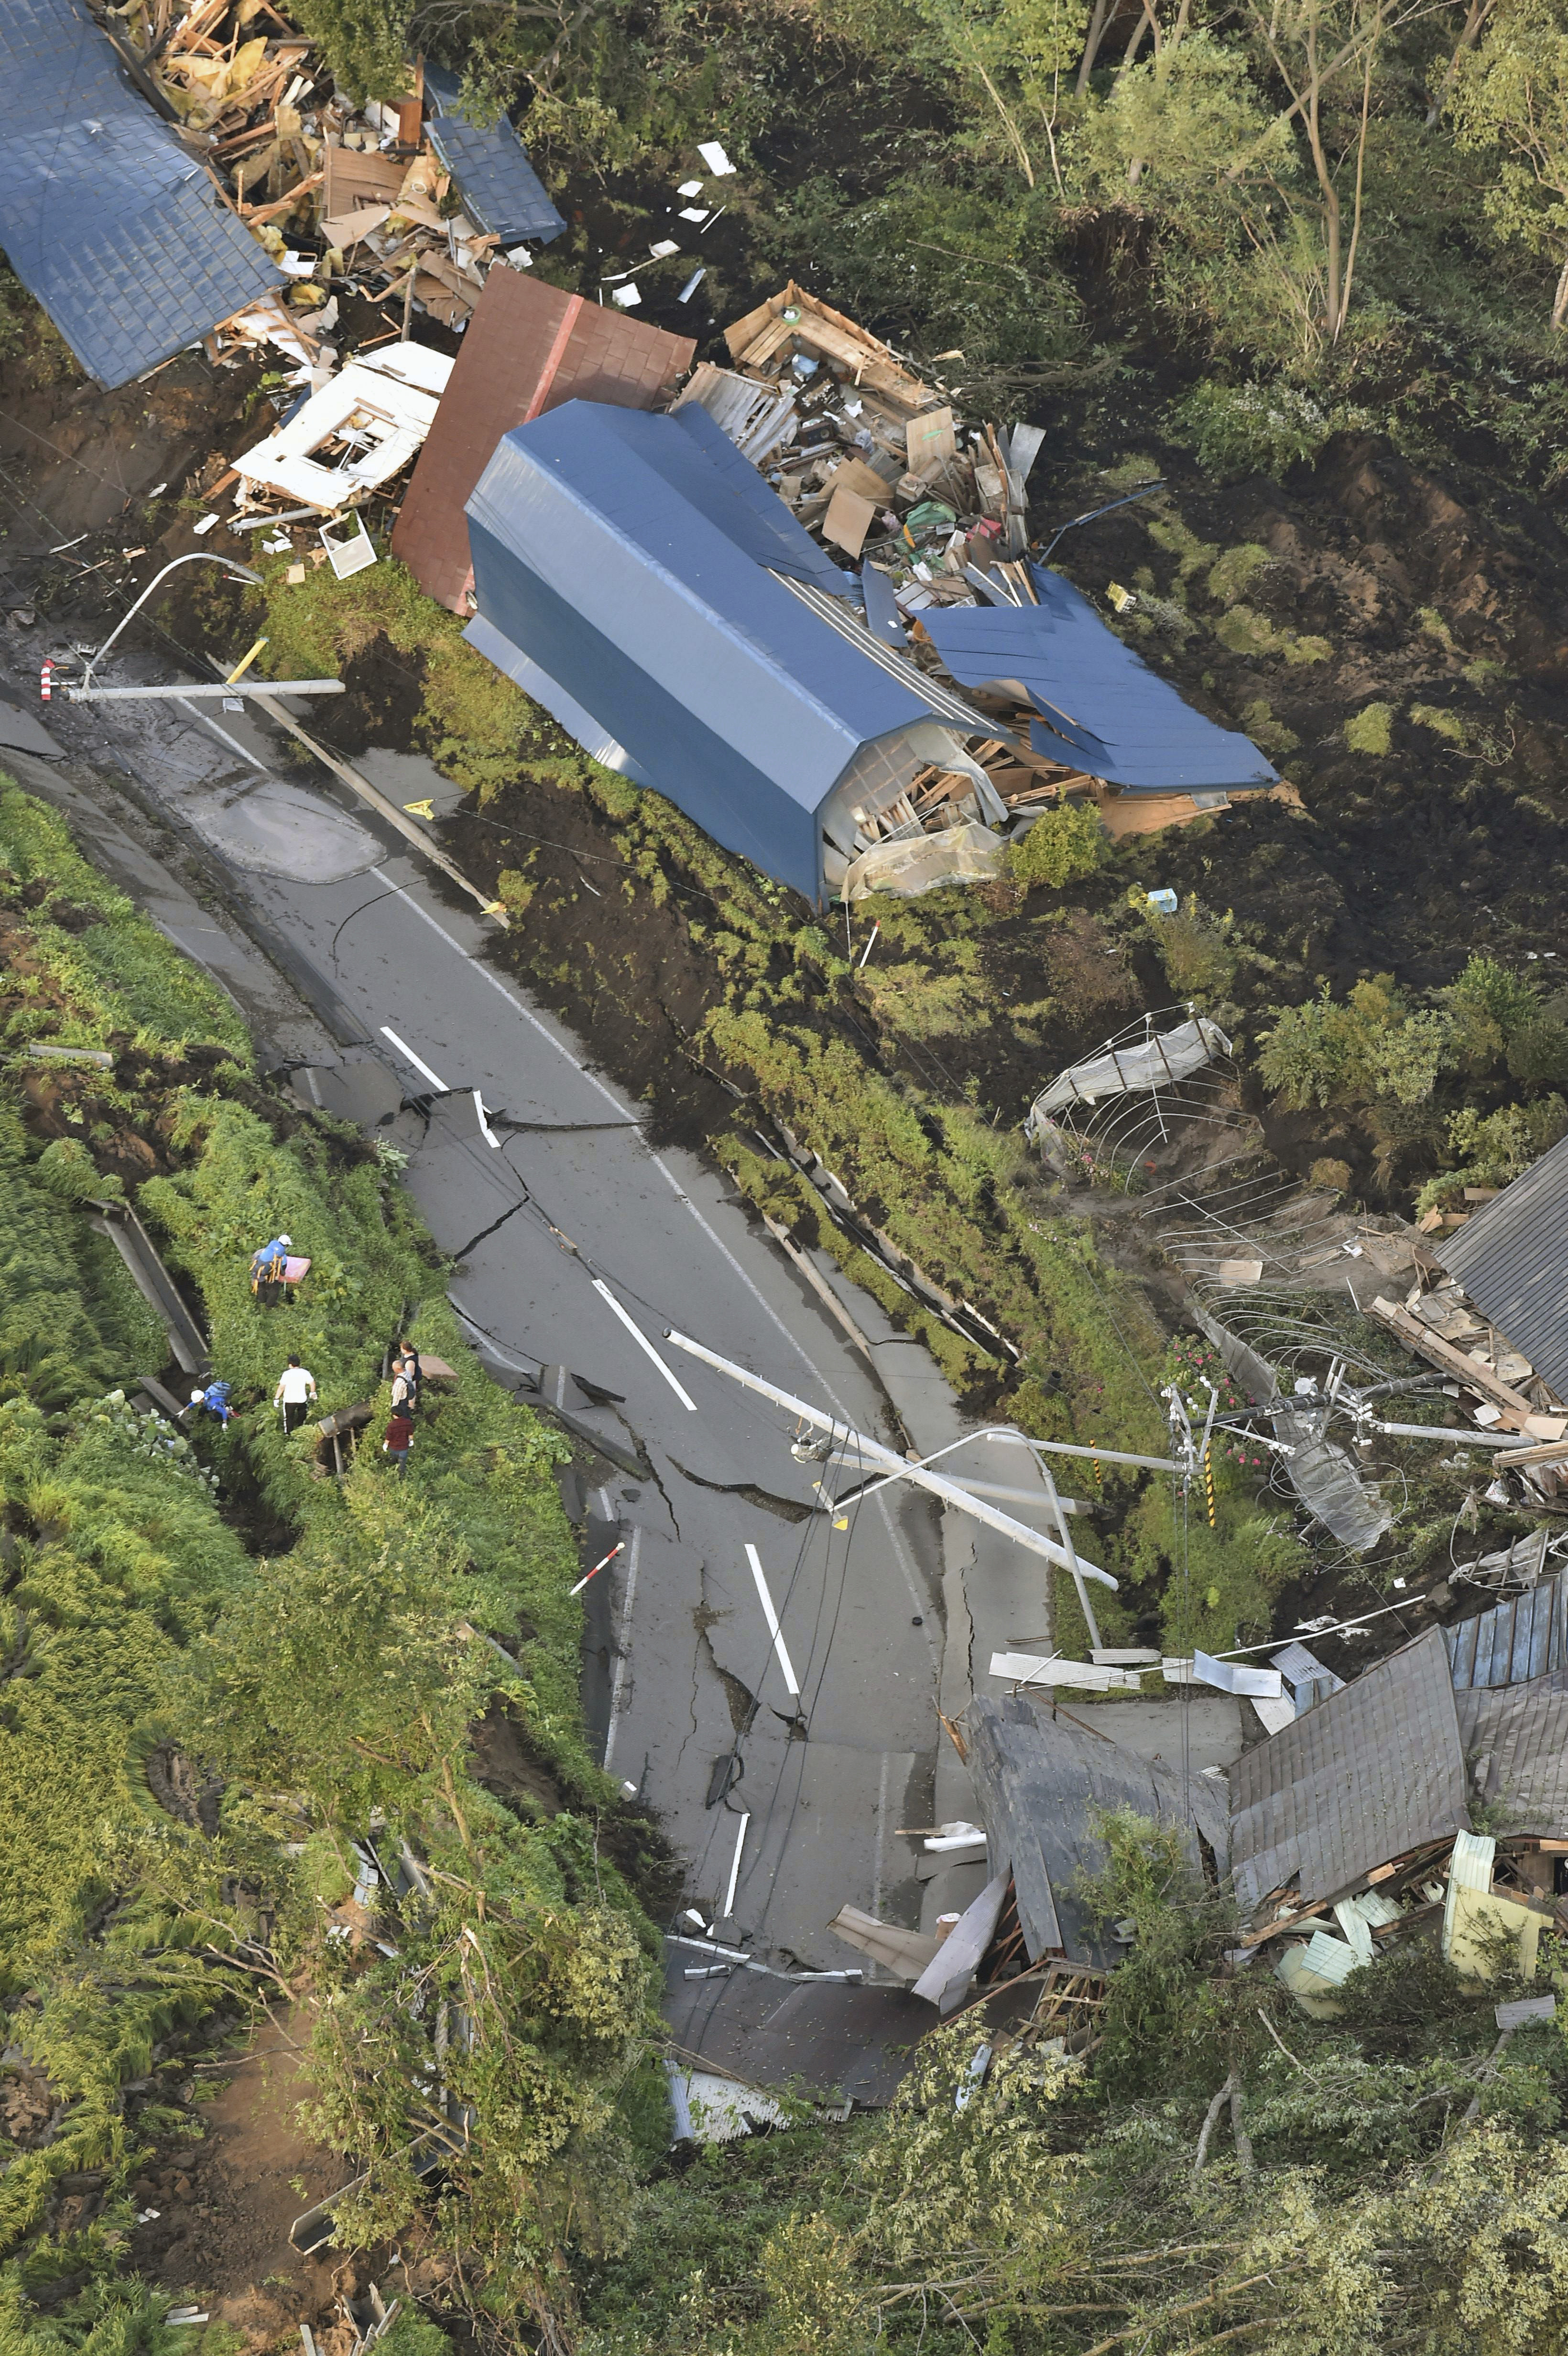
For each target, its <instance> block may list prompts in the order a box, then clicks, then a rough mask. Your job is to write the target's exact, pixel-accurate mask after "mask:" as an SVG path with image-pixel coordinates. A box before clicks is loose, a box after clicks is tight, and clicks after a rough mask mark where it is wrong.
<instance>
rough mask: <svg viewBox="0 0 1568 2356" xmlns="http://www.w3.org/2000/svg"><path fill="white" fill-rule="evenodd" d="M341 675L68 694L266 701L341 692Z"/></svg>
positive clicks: (103, 699)
mask: <svg viewBox="0 0 1568 2356" xmlns="http://www.w3.org/2000/svg"><path fill="white" fill-rule="evenodd" d="M343 693H344V686H343V681H342V680H340V679H270V680H268V681H267V683H266V686H265V688H264V689H263V688H261V687H260V686H250V685H248V684H247V683H246V682H245V681H244V680H235V681H230V680H225V681H224V683H223V685H222V686H221V687H188V686H183V687H68V688H67V689H66V694H67V696H68V697H69V700H70V701H71V702H72V703H145V702H148V701H154V700H155V699H156V698H158V697H162V698H164V699H165V701H172V700H173V699H175V698H176V697H177V698H178V699H179V700H180V701H182V702H183V701H185V700H186V699H187V698H191V699H193V700H194V699H196V698H199V699H200V700H201V701H203V702H207V703H214V702H216V701H219V698H221V699H222V701H224V702H225V703H230V702H232V703H238V702H239V701H240V698H241V697H242V696H247V695H248V696H249V697H250V698H251V701H253V702H256V703H264V702H265V701H266V699H267V697H268V696H269V695H341V694H343Z"/></svg>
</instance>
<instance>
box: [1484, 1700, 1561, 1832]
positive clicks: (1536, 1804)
mask: <svg viewBox="0 0 1568 2356" xmlns="http://www.w3.org/2000/svg"><path fill="white" fill-rule="evenodd" d="M1456 1699H1457V1704H1458V1712H1459V1731H1460V1736H1461V1739H1462V1740H1463V1742H1464V1745H1465V1756H1466V1758H1467V1760H1469V1761H1470V1762H1471V1767H1472V1772H1473V1773H1474V1775H1475V1777H1476V1780H1477V1783H1478V1785H1479V1788H1480V1791H1481V1793H1482V1794H1483V1796H1484V1797H1485V1798H1486V1799H1487V1800H1488V1802H1489V1803H1491V1804H1492V1806H1493V1807H1495V1808H1497V1809H1499V1816H1498V1818H1496V1819H1493V1818H1492V1817H1491V1816H1489V1815H1488V1822H1493V1823H1494V1824H1495V1829H1497V1830H1498V1831H1506V1832H1514V1833H1535V1834H1538V1835H1539V1836H1540V1837H1541V1838H1542V1839H1543V1840H1563V1839H1568V1669H1557V1670H1555V1671H1554V1672H1553V1673H1552V1676H1547V1677H1535V1678H1532V1679H1531V1682H1530V1683H1529V1684H1528V1685H1520V1686H1499V1687H1491V1688H1489V1689H1482V1688H1479V1687H1471V1689H1470V1690H1469V1691H1468V1692H1467V1693H1462V1694H1460V1695H1458V1696H1457V1697H1456Z"/></svg>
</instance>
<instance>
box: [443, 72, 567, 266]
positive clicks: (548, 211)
mask: <svg viewBox="0 0 1568 2356" xmlns="http://www.w3.org/2000/svg"><path fill="white" fill-rule="evenodd" d="M457 88H458V84H457V76H456V75H455V74H445V73H441V72H439V71H437V70H435V69H434V68H433V67H431V66H427V67H426V68H425V77H424V89H425V104H426V107H427V109H429V110H432V111H431V112H430V115H429V119H428V120H427V122H426V124H425V129H426V130H427V132H428V133H429V134H430V144H431V145H432V147H433V148H434V149H435V152H436V154H437V155H439V156H440V158H441V160H442V162H443V164H444V165H445V166H446V168H447V170H448V171H449V172H450V173H451V175H452V177H453V183H454V184H455V186H456V188H457V193H458V195H459V196H460V197H461V198H463V209H464V212H466V213H467V214H468V215H469V217H470V219H471V220H476V221H477V222H478V224H479V226H480V228H481V229H482V230H489V232H490V233H491V235H492V236H495V237H498V238H499V239H500V240H501V241H502V243H503V244H504V245H511V244H514V243H515V242H516V241H517V240H518V239H519V238H525V237H537V238H538V239H539V241H541V243H543V244H545V245H548V244H549V242H550V241H551V239H552V238H557V237H560V235H561V233H562V231H563V230H565V228H566V223H565V221H564V220H562V219H561V217H560V213H558V212H557V210H556V209H555V207H554V206H553V205H552V204H551V202H550V200H549V197H548V196H547V195H546V193H545V187H544V183H543V181H542V180H541V179H540V178H539V174H538V173H537V172H536V171H535V169H534V167H533V166H532V165H531V164H530V163H529V161H528V151H527V149H526V148H525V147H524V145H523V143H522V141H521V140H520V139H519V138H518V136H517V133H516V132H515V131H514V130H513V128H512V126H511V124H510V123H508V122H507V118H506V116H505V115H502V117H501V118H500V120H499V122H497V123H492V124H490V125H489V126H488V127H485V126H483V125H481V124H479V123H471V122H470V121H469V119H468V117H467V115H466V114H464V112H462V111H461V109H460V108H459V106H458V103H457ZM435 110H439V111H435Z"/></svg>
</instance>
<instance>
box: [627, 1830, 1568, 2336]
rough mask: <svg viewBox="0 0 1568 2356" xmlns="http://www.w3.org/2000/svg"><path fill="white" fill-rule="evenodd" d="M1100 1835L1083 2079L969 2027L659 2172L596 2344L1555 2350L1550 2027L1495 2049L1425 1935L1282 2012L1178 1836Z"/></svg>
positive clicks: (1047, 2052)
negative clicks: (891, 2072)
mask: <svg viewBox="0 0 1568 2356" xmlns="http://www.w3.org/2000/svg"><path fill="white" fill-rule="evenodd" d="M1104 1833H1105V1837H1106V1842H1107V1847H1108V1852H1109V1863H1108V1866H1107V1869H1106V1871H1105V1873H1104V1876H1103V1877H1102V1878H1101V1879H1100V1880H1099V1881H1098V1882H1097V1883H1096V1884H1093V1885H1092V1886H1091V1889H1090V1890H1089V1892H1088V1895H1089V1897H1090V1900H1091V1903H1092V1904H1093V1906H1094V1908H1095V1909H1096V1911H1098V1912H1100V1913H1101V1914H1102V1915H1103V1916H1104V1919H1105V1920H1106V1921H1107V1922H1120V1924H1121V1926H1122V1928H1123V1930H1124V1932H1125V1933H1128V1934H1130V1936H1131V1942H1132V1944H1131V1946H1130V1950H1129V1954H1128V1959H1127V1961H1126V1962H1125V1964H1124V1965H1122V1967H1121V1968H1120V1970H1119V1971H1118V1972H1117V1973H1116V1975H1115V1978H1114V1980H1113V1982H1112V1985H1111V1996H1110V2000H1109V2004H1108V2007H1107V2010H1106V2015H1105V2019H1104V2042H1103V2043H1102V2045H1101V2047H1100V2049H1099V2051H1097V2052H1096V2053H1095V2054H1094V2055H1093V2057H1092V2058H1091V2059H1090V2060H1089V2061H1088V2062H1087V2063H1085V2062H1084V2061H1081V2060H1078V2059H1076V2058H1074V2057H1073V2056H1072V2054H1070V2053H1065V2052H1063V2051H1061V2050H1060V2044H1059V2043H1058V2044H1057V2045H1056V2046H1055V2047H1054V2048H1053V2046H1052V2044H1051V2041H1050V2040H1046V2041H1044V2042H1032V2041H1031V2040H1029V2038H1028V2037H1027V2036H1026V2037H1019V2035H1018V2034H1017V2032H1016V2030H1015V2031H1009V2030H1008V2029H1003V2028H999V2027H998V2026H997V2024H996V2023H995V2022H991V2021H987V2019H986V2018H985V2016H984V2015H982V2014H977V2013H974V2012H971V2013H970V2014H968V2015H967V2016H966V2017H960V2018H959V2019H956V2020H955V2022H954V2023H953V2024H952V2025H950V2026H949V2027H947V2028H946V2029H942V2030H940V2031H939V2032H937V2033H936V2034H935V2035H933V2036H932V2037H929V2038H927V2039H926V2040H924V2041H923V2044H922V2046H921V2048H920V2052H919V2057H918V2059H917V2061H916V2064H915V2067H914V2069H913V2071H912V2072H911V2074H910V2076H909V2077H908V2078H907V2079H906V2080H905V2082H904V2083H903V2086H902V2087H901V2090H900V2093H899V2094H898V2097H897V2099H896V2101H895V2103H894V2105H893V2108H892V2111H891V2115H888V2117H887V2118H886V2119H885V2120H878V2121H875V2122H867V2123H865V2124H863V2125H862V2126H861V2128H860V2129H859V2132H858V2133H857V2134H856V2135H854V2136H851V2137H849V2138H848V2139H846V2141H844V2142H839V2143H837V2144H836V2145H835V2144H829V2143H828V2142H827V2139H826V2138H825V2137H824V2136H822V2134H821V2132H820V2131H818V2133H817V2135H816V2136H802V2137H800V2138H799V2139H798V2142H797V2139H796V2137H795V2136H793V2135H792V2136H789V2137H788V2138H781V2139H779V2140H780V2141H782V2140H787V2141H788V2142H789V2144H790V2145H791V2147H792V2148H791V2152H790V2154H789V2155H788V2156H787V2157H786V2156H785V2155H784V2154H782V2153H781V2152H780V2150H779V2147H778V2141H775V2142H774V2143H773V2145H772V2146H767V2147H763V2149H761V2150H758V2151H753V2152H744V2153H739V2154H731V2153H725V2154H722V2155H720V2154H713V2155H710V2156H709V2158H706V2159H705V2160H704V2161H703V2162H702V2163H701V2165H700V2166H699V2168H697V2169H693V2171H692V2172H691V2174H690V2175H689V2176H687V2177H685V2178H683V2179H667V2180H665V2181H664V2182H662V2183H660V2184H658V2185H656V2186H655V2187H653V2188H652V2189H651V2190H649V2191H648V2192H647V2193H646V2194H645V2196H644V2198H643V2201H642V2202H641V2203H640V2206H639V2214H638V2232H637V2234H636V2237H635V2241H634V2242H633V2244H632V2245H631V2247H630V2248H629V2250H628V2251H627V2252H626V2253H625V2254H624V2255H623V2256H621V2257H620V2258H619V2259H617V2260H614V2261H613V2262H611V2263H609V2264H607V2265H603V2266H602V2267H601V2268H600V2269H598V2270H597V2271H596V2273H595V2274H594V2276H593V2277H592V2289H591V2294H590V2297H589V2313H590V2318H591V2320H592V2325H593V2327H594V2328H593V2329H592V2330H591V2332H590V2334H589V2336H588V2340H587V2342H586V2348H587V2351H591V2356H623V2351H625V2356H630V2351H633V2350H634V2349H635V2351H637V2352H638V2356H794V2351H796V2350H799V2349H801V2348H805V2347H811V2348H816V2349H823V2350H828V2351H832V2356H870V2351H873V2350H891V2351H915V2350H916V2349H919V2350H922V2351H925V2352H926V2356H930V2351H937V2356H957V2351H960V2350H968V2349H973V2348H975V2347H976V2346H978V2347H982V2348H985V2349H987V2351H1008V2356H1088V2351H1093V2356H1108V2351H1111V2350H1113V2349H1119V2348H1122V2347H1123V2346H1130V2347H1133V2348H1138V2349H1145V2350H1148V2351H1176V2350H1179V2349H1189V2348H1194V2347H1201V2348H1211V2347H1218V2346H1221V2345H1227V2346H1228V2345H1232V2344H1234V2343H1237V2342H1240V2343H1241V2344H1242V2345H1243V2346H1248V2347H1257V2348H1263V2349H1267V2350H1270V2351H1280V2356H1346V2352H1347V2351H1349V2356H1363V2351H1364V2356H1373V2351H1377V2356H1388V2351H1417V2350H1420V2351H1454V2356H1458V2351H1467V2350H1468V2351H1479V2356H1504V2351H1520V2356H1525V2351H1529V2356H1540V2351H1546V2356H1551V2352H1552V2351H1558V2350H1561V2349H1562V2348H1563V2345H1564V2329H1565V2327H1564V2316H1563V2290H1564V2286H1568V2165H1565V2163H1564V2158H1563V2145H1562V2142H1561V2139H1560V2137H1559V2136H1558V2135H1557V2133H1556V2129H1557V2126H1558V2123H1559V2119H1560V2116H1561V2106H1562V2103H1563V2094H1564V2091H1565V2090H1568V2046H1565V2045H1564V2040H1563V2035H1562V2032H1561V2030H1560V2029H1558V2028H1557V2027H1556V2025H1555V2024H1552V2023H1546V2024H1543V2025H1542V2026H1541V2028H1540V2029H1531V2031H1530V2032H1528V2033H1521V2034H1520V2035H1518V2036H1516V2038H1515V2040H1514V2042H1513V2044H1512V2045H1511V2047H1510V2048H1509V2052H1508V2054H1507V2056H1506V2059H1504V2058H1497V2057H1494V2055H1493V2048H1494V2046H1495V2043H1496V2028H1495V2023H1494V2021H1493V2018H1492V2007H1493V2004H1494V2002H1495V2000H1496V1999H1497V1997H1499V1994H1501V1993H1503V1992H1504V1989H1505V1984H1504V1983H1502V1982H1498V1983H1494V1984H1492V1985H1490V1986H1488V1987H1477V1986H1476V1985H1475V1984H1473V1983H1470V1984H1467V1983H1465V1982H1463V1981H1461V1980H1459V1979H1458V1978H1457V1977H1456V1976H1455V1975H1454V1974H1453V1973H1451V1972H1450V1971H1449V1969H1448V1967H1447V1966H1446V1965H1444V1964H1443V1963H1442V1961H1441V1960H1440V1958H1439V1957H1438V1955H1437V1954H1436V1952H1435V1949H1434V1948H1433V1947H1431V1946H1429V1945H1426V1944H1424V1943H1421V1942H1416V1943H1414V1944H1405V1945H1404V1946H1403V1947H1402V1948H1397V1949H1395V1950H1394V1951H1393V1952H1392V1953H1390V1954H1387V1955H1385V1956H1383V1957H1382V1958H1381V1960H1379V1961H1378V1962H1376V1963H1374V1964H1373V1965H1371V1966H1370V1967H1369V1968H1368V1969H1366V1970H1364V1971H1360V1972H1358V1973H1354V1974H1352V1976H1351V1977H1350V1978H1349V1981H1348V1982H1347V1983H1346V1986H1345V1990H1344V2002H1343V2008H1342V2009H1341V2011H1340V2012H1339V2015H1338V2017H1337V2018H1335V2019H1331V2020H1321V2021H1314V2020H1307V2019H1305V2018H1304V2017H1303V2016H1302V2015H1301V2014H1300V2013H1299V2012H1298V2011H1296V2008H1294V2006H1292V2005H1291V2004H1290V2003H1289V2002H1288V2000H1287V1999H1286V1998H1285V1996H1284V1994H1283V1991H1282V1990H1281V1989H1280V1988H1279V1987H1278V1984H1277V1983H1276V1982H1275V1981H1274V1980H1273V1978H1272V1977H1271V1976H1270V1975H1269V1974H1268V1971H1267V1968H1266V1965H1264V1963H1262V1962H1260V1961H1254V1962H1253V1963H1252V1964H1251V1965H1249V1966H1248V1967H1247V1968H1246V1969H1244V1970H1243V1971H1242V1972H1240V1973H1239V1974H1231V1973H1227V1972H1225V1970H1224V1969H1223V1967H1222V1965H1221V1954H1222V1951H1223V1950H1224V1949H1225V1948H1226V1947H1227V1946H1228V1945H1229V1944H1231V1943H1232V1941H1233V1939H1234V1936H1235V1932H1234V1927H1233V1922H1232V1915H1231V1911H1230V1908H1229V1905H1228V1902H1227V1901H1226V1900H1225V1899H1224V1898H1223V1897H1222V1896H1220V1895H1218V1894H1216V1893H1214V1892H1212V1891H1211V1890H1209V1889H1208V1888H1207V1887H1206V1885H1205V1884H1204V1883H1203V1881H1202V1879H1201V1877H1200V1875H1199V1874H1198V1873H1197V1872H1196V1871H1195V1870H1194V1869H1190V1868H1189V1866H1188V1865H1187V1864H1186V1862H1185V1861H1184V1859H1183V1858H1182V1856H1181V1852H1180V1846H1179V1841H1178V1839H1177V1837H1175V1836H1174V1835H1173V1834H1172V1833H1170V1832H1169V1831H1168V1830H1160V1831H1157V1830H1156V1828H1155V1827H1154V1826H1151V1825H1148V1824H1145V1823H1141V1822H1140V1821H1139V1820H1138V1819H1136V1817H1132V1816H1127V1815H1119V1816H1112V1817H1110V1818H1108V1819H1106V1820H1105V1823H1104ZM977 2076H978V2083H976V2079H977ZM1472 2106H1473V2115H1472Z"/></svg>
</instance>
